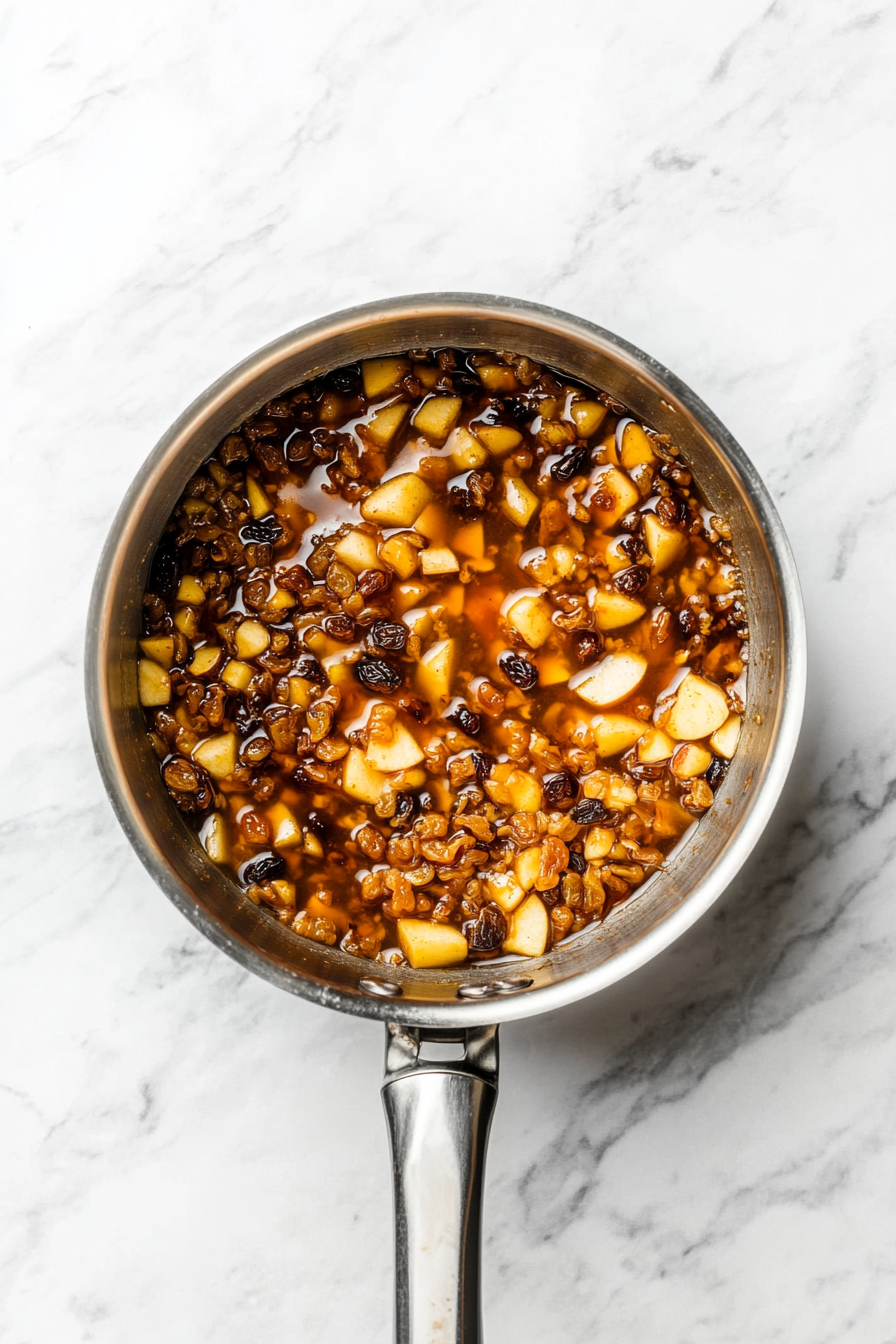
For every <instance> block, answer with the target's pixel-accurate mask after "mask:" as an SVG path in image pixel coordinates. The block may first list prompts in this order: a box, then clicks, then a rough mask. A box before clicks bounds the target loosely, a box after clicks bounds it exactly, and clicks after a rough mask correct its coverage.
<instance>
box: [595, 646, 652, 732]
mask: <svg viewBox="0 0 896 1344" xmlns="http://www.w3.org/2000/svg"><path fill="white" fill-rule="evenodd" d="M611 656H612V655H611ZM643 732H644V724H643V723H642V722H641V720H640V719H635V718H632V717H631V716H630V715H628V714H595V716H594V718H593V719H592V720H591V740H592V742H593V743H594V749H595V751H596V752H597V754H598V756H603V757H606V756H618V755H619V753H620V752H622V751H628V749H629V747H633V746H634V745H635V743H636V742H637V740H638V738H639V737H640V736H641V734H642V733H643Z"/></svg>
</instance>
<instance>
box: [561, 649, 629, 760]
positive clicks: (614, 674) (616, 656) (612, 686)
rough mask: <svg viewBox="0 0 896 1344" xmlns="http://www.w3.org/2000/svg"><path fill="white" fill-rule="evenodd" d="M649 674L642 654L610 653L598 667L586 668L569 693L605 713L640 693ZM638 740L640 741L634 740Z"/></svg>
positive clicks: (577, 677) (575, 680) (595, 665)
mask: <svg viewBox="0 0 896 1344" xmlns="http://www.w3.org/2000/svg"><path fill="white" fill-rule="evenodd" d="M646 671H647V659H646V658H645V657H644V655H643V654H642V653H629V652H628V651H627V650H623V651H622V652H620V653H608V654H607V655H606V656H605V657H604V658H602V659H601V661H600V662H599V663H592V665H591V667H583V668H582V670H581V672H577V673H576V674H575V676H574V677H573V678H572V679H571V681H570V683H569V685H570V689H571V690H573V691H575V692H576V694H577V695H579V696H581V698H582V699H583V700H584V701H585V702H586V704H589V705H595V706H596V707H597V708H598V709H603V708H605V707H607V706H610V705H618V704H619V701H620V700H624V699H625V698H626V696H628V695H631V693H632V691H634V690H637V688H638V687H639V686H640V685H641V682H642V681H643V680H644V673H645V672H646ZM635 740H637V739H635Z"/></svg>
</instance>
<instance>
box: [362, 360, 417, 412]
mask: <svg viewBox="0 0 896 1344" xmlns="http://www.w3.org/2000/svg"><path fill="white" fill-rule="evenodd" d="M410 368H411V366H410V363H409V362H408V360H406V359H401V358H399V357H396V356H395V355H390V356H388V357H387V358H386V359H365V360H364V361H363V362H362V364H361V377H362V378H363V380H364V395H365V397H366V398H367V400H368V401H375V400H376V399H377V397H382V396H384V395H385V394H386V393H387V392H391V391H392V390H393V388H396V387H397V386H398V384H399V383H400V382H401V380H402V378H403V377H404V375H405V374H406V373H408V372H410Z"/></svg>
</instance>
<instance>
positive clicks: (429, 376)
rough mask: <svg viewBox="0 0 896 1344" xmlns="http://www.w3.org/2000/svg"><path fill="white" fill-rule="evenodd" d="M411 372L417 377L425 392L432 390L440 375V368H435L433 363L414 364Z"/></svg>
mask: <svg viewBox="0 0 896 1344" xmlns="http://www.w3.org/2000/svg"><path fill="white" fill-rule="evenodd" d="M413 372H414V377H415V378H417V379H419V381H420V382H421V383H422V384H423V386H424V387H425V388H426V390H427V392H431V391H432V389H433V388H434V387H435V385H436V383H437V382H438V381H439V379H440V378H441V376H442V370H441V369H439V368H436V366H435V364H415V365H414V370H413Z"/></svg>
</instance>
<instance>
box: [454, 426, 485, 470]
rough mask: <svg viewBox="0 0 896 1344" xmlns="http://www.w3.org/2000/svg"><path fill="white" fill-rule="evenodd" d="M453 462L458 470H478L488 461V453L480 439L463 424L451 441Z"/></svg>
mask: <svg viewBox="0 0 896 1344" xmlns="http://www.w3.org/2000/svg"><path fill="white" fill-rule="evenodd" d="M449 446H450V448H451V462H452V465H453V466H454V467H456V469H457V470H458V471H476V469H477V468H478V467H484V466H485V464H486V462H487V461H488V453H487V451H486V450H485V448H484V447H483V446H482V444H481V443H480V442H479V440H478V439H476V438H474V437H473V435H472V434H471V433H470V431H469V430H468V429H464V428H463V426H462V425H459V426H458V428H457V429H456V430H455V431H454V436H453V438H452V440H451V443H450V445H449Z"/></svg>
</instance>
